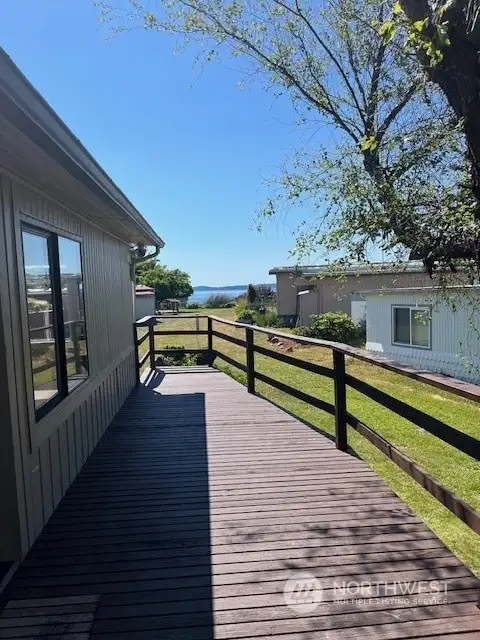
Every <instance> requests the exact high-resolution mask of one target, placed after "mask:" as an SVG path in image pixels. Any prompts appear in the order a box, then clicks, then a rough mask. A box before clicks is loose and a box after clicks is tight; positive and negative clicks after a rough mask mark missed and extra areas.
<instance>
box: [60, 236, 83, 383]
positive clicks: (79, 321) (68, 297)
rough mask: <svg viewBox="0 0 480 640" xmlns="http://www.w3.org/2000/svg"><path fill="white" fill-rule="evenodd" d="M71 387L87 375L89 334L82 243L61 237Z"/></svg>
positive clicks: (61, 261)
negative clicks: (81, 251) (84, 291)
mask: <svg viewBox="0 0 480 640" xmlns="http://www.w3.org/2000/svg"><path fill="white" fill-rule="evenodd" d="M58 253H59V259H60V275H61V278H60V280H61V286H62V307H63V323H64V327H65V332H64V333H65V354H66V359H67V378H68V389H69V391H70V390H71V389H74V388H75V387H76V386H78V385H79V384H80V383H81V382H82V381H83V380H85V379H86V378H87V377H88V352H87V336H86V331H85V307H84V303H83V280H82V261H81V256H80V243H78V242H75V241H74V240H69V239H68V238H62V237H59V238H58Z"/></svg>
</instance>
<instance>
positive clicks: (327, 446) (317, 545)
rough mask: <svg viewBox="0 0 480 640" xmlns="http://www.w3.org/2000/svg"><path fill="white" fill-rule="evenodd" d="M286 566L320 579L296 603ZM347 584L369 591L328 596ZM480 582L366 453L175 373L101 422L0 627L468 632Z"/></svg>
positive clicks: (114, 639) (222, 381)
mask: <svg viewBox="0 0 480 640" xmlns="http://www.w3.org/2000/svg"><path fill="white" fill-rule="evenodd" d="M299 572H300V573H304V572H308V573H310V574H313V575H314V576H315V577H316V578H317V579H318V580H319V581H320V583H321V588H322V591H321V602H320V603H319V604H318V606H317V608H316V609H315V610H310V611H309V612H304V613H298V612H297V611H296V610H295V609H292V608H291V606H287V605H286V604H285V599H284V594H283V590H284V586H285V583H286V580H287V579H289V578H291V577H292V576H293V577H294V579H297V580H298V573H299ZM343 581H345V582H352V585H351V586H352V589H353V583H359V582H364V583H366V582H370V583H372V584H371V585H370V587H369V589H368V588H367V585H365V586H364V591H363V592H362V594H361V595H362V596H363V598H365V596H367V595H368V594H370V595H371V596H372V599H371V600H368V598H367V599H364V600H363V601H353V602H352V601H349V600H348V596H347V600H346V601H344V602H343V601H340V602H336V601H335V600H336V598H337V597H339V595H341V594H339V592H338V589H337V590H336V589H335V588H334V587H335V584H337V585H338V584H340V583H342V582H343ZM394 581H399V582H401V583H403V582H406V583H408V588H409V589H411V590H412V593H411V595H406V596H403V597H400V595H399V589H401V587H398V586H397V592H396V595H394V592H393V591H392V588H393V585H392V583H393V582H394ZM430 581H437V585H439V584H441V585H442V587H443V581H447V585H448V591H447V595H446V597H445V598H444V594H443V593H441V594H438V593H433V592H432V590H433V589H434V586H435V585H431V584H430ZM375 583H380V586H379V587H378V588H379V591H378V594H377V592H376V589H377V587H376V584H375ZM478 588H479V582H478V580H476V579H475V578H474V577H473V576H472V574H471V573H470V571H469V570H468V569H466V568H465V567H464V566H463V565H462V564H461V563H460V561H459V560H458V559H456V558H455V557H454V556H453V555H452V553H451V552H449V551H448V550H447V549H446V548H445V547H444V545H443V544H442V543H441V542H440V541H439V540H438V538H436V536H435V535H434V534H433V533H432V532H431V531H429V530H428V529H427V527H426V526H425V525H424V524H422V522H421V521H420V520H419V518H417V517H416V516H415V515H414V514H413V513H412V512H411V511H410V510H409V509H408V508H407V507H406V506H405V505H404V504H403V503H402V502H401V501H400V500H399V499H398V498H397V497H396V496H395V495H394V494H393V493H392V491H391V490H390V489H389V488H388V487H387V485H386V484H385V483H384V482H383V481H382V480H380V478H379V477H378V476H377V475H376V474H375V473H374V472H373V471H371V470H370V468H369V467H368V466H367V465H366V464H365V463H364V462H362V461H361V460H358V459H356V458H354V457H352V456H350V455H348V454H346V453H342V452H339V451H338V450H337V449H336V448H335V446H334V444H333V443H332V442H331V441H330V440H328V439H327V438H325V437H324V436H322V435H320V434H318V433H316V432H314V431H313V430H311V429H309V428H308V427H307V426H305V425H304V424H302V423H301V422H299V421H297V420H295V419H294V418H293V417H291V416H289V415H288V414H286V413H284V412H283V411H281V410H280V409H278V408H276V407H275V406H273V405H272V404H270V403H268V402H267V401H265V400H262V399H260V398H258V397H255V396H252V395H249V394H247V391H246V390H245V389H244V388H243V387H242V386H241V385H239V384H238V383H236V382H235V381H233V380H232V379H230V378H228V377H227V376H226V375H224V374H223V373H220V372H217V371H215V370H213V369H201V368H197V369H195V370H184V369H180V370H177V371H175V372H171V373H167V374H164V373H163V372H158V373H157V374H155V376H154V378H153V379H152V380H150V382H149V384H148V385H146V386H144V387H141V388H140V389H138V390H137V391H135V392H134V393H133V394H132V395H131V396H130V398H129V399H128V400H127V402H126V404H125V405H124V407H123V408H122V410H121V411H120V413H119V414H118V415H117V417H116V418H115V419H114V421H113V423H112V424H111V426H110V427H109V429H108V430H107V432H106V434H105V436H104V438H103V439H102V440H101V442H100V444H99V445H98V447H97V448H96V450H95V451H94V453H93V455H92V456H91V458H90V459H89V460H88V462H87V463H86V465H85V466H84V468H83V470H82V471H81V473H80V475H79V476H78V478H77V479H76V481H75V482H74V484H73V485H72V487H71V488H70V490H69V491H68V493H67V495H66V497H65V498H64V499H63V501H62V502H61V504H60V506H59V508H58V509H57V510H56V512H55V513H54V515H53V516H52V518H51V519H50V521H49V523H48V524H47V526H46V528H45V530H44V532H43V533H42V535H41V537H40V538H39V539H38V541H37V543H36V544H35V546H34V547H33V549H32V551H31V552H30V554H29V555H28V557H27V559H26V560H25V562H24V564H23V565H22V567H21V569H20V570H19V572H18V573H17V575H16V577H15V578H14V580H13V581H12V583H11V585H10V587H9V589H8V591H7V594H6V596H7V598H8V602H7V604H6V606H5V608H4V609H3V612H2V614H1V615H0V639H6V638H23V639H24V640H25V638H43V639H44V640H46V639H47V638H48V640H54V639H55V640H56V639H60V638H61V639H63V640H87V639H88V638H91V639H92V640H127V639H128V640H135V639H137V638H138V639H139V640H141V639H145V640H147V639H155V640H168V639H174V638H175V640H184V639H192V640H203V639H206V640H207V639H211V638H216V639H230V638H232V639H233V638H266V637H269V638H270V637H276V636H279V638H278V640H307V639H308V640H313V639H315V640H316V639H318V640H321V639H325V640H337V639H339V640H357V639H364V638H375V640H383V639H385V640H387V639H395V638H448V639H449V640H457V639H460V638H461V639H462V640H470V639H471V640H473V639H474V638H475V639H476V640H478V639H479V638H480V610H479V609H478V608H477V607H476V602H477V598H478ZM419 589H426V590H427V591H429V592H430V593H428V594H427V595H428V598H427V597H426V595H425V594H423V596H419V593H418V591H419ZM315 594H316V595H319V594H320V591H317V592H315ZM352 594H353V591H352ZM301 595H302V594H300V596H301ZM310 595H312V594H310ZM376 595H380V596H384V597H381V598H375V597H373V596H376ZM433 596H437V600H436V601H435V602H440V601H441V603H438V604H437V603H434V601H433V600H432V598H433ZM439 596H441V598H439ZM419 598H420V601H419ZM444 599H445V602H443V600H444ZM290 602H292V600H291V599H290Z"/></svg>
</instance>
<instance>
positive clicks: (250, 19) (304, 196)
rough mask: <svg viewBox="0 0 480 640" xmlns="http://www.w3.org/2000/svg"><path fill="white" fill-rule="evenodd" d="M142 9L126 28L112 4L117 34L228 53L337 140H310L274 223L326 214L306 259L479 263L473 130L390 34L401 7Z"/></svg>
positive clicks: (309, 124)
mask: <svg viewBox="0 0 480 640" xmlns="http://www.w3.org/2000/svg"><path fill="white" fill-rule="evenodd" d="M129 4H130V7H131V12H130V14H129V15H128V17H127V18H126V16H125V14H124V13H123V14H122V13H121V12H119V11H116V10H114V9H112V8H111V7H108V6H106V5H105V4H103V5H102V7H103V14H102V15H103V17H104V19H111V20H113V21H114V28H116V29H117V31H122V30H126V29H127V25H128V27H132V26H134V25H137V26H142V27H147V28H151V29H154V30H157V31H166V32H171V33H177V34H181V35H182V36H183V37H184V40H185V42H186V43H190V42H194V43H196V44H197V45H198V46H199V47H200V51H201V52H202V53H203V54H204V56H203V57H204V59H206V60H210V59H213V58H215V57H216V56H218V55H219V52H220V51H221V49H222V47H223V48H224V49H226V50H227V52H228V53H229V54H230V55H231V56H235V57H237V56H241V57H242V58H243V59H244V60H245V64H246V73H247V74H249V75H250V76H251V77H253V78H257V77H258V78H261V79H263V82H264V84H266V86H267V87H268V88H270V89H273V91H275V92H276V94H277V95H281V94H287V95H289V96H290V98H291V100H292V103H293V106H294V108H295V110H296V112H297V114H298V122H299V124H300V125H303V126H304V127H305V128H306V130H307V132H308V135H310V134H311V132H312V129H313V130H314V129H320V128H322V129H323V128H325V126H327V127H328V128H329V131H331V133H332V135H331V142H329V143H328V144H327V145H324V146H323V147H322V146H320V145H315V144H314V143H312V141H311V140H310V141H309V142H308V144H306V145H304V146H302V149H301V150H299V152H298V153H297V154H296V155H295V157H294V159H293V160H292V161H289V162H287V164H286V166H285V167H284V171H283V174H282V175H281V176H280V177H279V179H278V180H276V182H275V184H276V186H277V187H279V190H278V191H277V192H276V194H275V197H272V198H271V200H270V201H269V202H268V203H267V206H266V207H265V209H264V211H263V214H264V216H265V217H270V216H272V215H273V214H275V213H277V212H278V210H279V207H280V208H281V207H282V206H285V204H286V205H287V206H290V205H291V204H292V203H298V204H300V205H303V204H307V203H308V204H309V205H311V206H312V207H313V209H314V211H315V212H316V214H315V215H314V217H313V218H309V219H308V220H305V221H304V224H303V225H302V226H301V231H300V233H299V234H298V238H297V247H296V251H297V253H302V252H310V251H312V249H315V248H316V247H317V246H321V247H323V248H324V249H327V250H328V251H336V252H339V251H340V252H342V254H343V255H344V256H345V258H346V259H348V260H352V259H357V260H358V259H360V260H362V259H365V258H367V256H368V251H369V248H370V247H371V246H372V245H375V246H380V247H381V248H382V249H383V250H385V251H387V252H390V253H391V252H396V253H397V254H398V255H402V256H405V251H406V250H407V253H408V252H410V255H411V256H412V257H418V258H421V259H423V260H424V261H425V263H426V265H427V267H428V269H429V270H430V271H433V268H434V264H436V263H437V262H439V261H440V263H442V265H443V264H445V265H449V266H453V264H454V262H455V261H459V260H465V259H467V260H472V258H473V259H474V260H477V262H478V256H479V255H480V251H479V247H480V228H479V227H478V225H476V223H475V207H476V202H475V199H474V198H473V195H472V194H471V193H470V192H469V190H468V188H467V187H466V176H467V165H466V162H465V145H464V140H463V137H462V134H461V125H460V124H459V122H458V118H457V117H456V114H455V113H454V112H453V111H452V110H451V109H450V108H449V107H448V105H447V103H446V101H445V100H444V97H443V95H442V93H441V91H440V90H439V89H438V88H437V87H436V86H434V85H431V84H429V83H426V82H425V76H424V74H422V73H421V72H420V69H419V65H418V63H417V60H416V58H415V57H414V56H412V55H411V54H410V53H409V52H408V51H406V50H405V47H404V40H405V33H404V32H402V29H401V28H400V29H390V31H388V32H386V30H385V28H383V29H382V26H381V25H383V24H384V23H385V21H386V20H387V18H388V17H389V15H390V14H391V12H392V11H393V7H394V3H393V0H392V1H390V0H387V1H385V0H361V1H360V2H355V1H354V0H319V1H318V2H313V0H232V1H230V2H225V1H224V0H163V2H160V3H159V11H158V13H153V12H152V11H150V10H149V9H148V8H145V7H144V6H143V4H142V2H141V0H129ZM149 6H150V5H149ZM115 21H116V22H115Z"/></svg>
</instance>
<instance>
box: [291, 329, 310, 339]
mask: <svg viewBox="0 0 480 640" xmlns="http://www.w3.org/2000/svg"><path fill="white" fill-rule="evenodd" d="M293 333H294V334H295V335H296V336H303V337H304V338H313V335H312V329H311V327H303V326H299V327H295V329H294V330H293Z"/></svg>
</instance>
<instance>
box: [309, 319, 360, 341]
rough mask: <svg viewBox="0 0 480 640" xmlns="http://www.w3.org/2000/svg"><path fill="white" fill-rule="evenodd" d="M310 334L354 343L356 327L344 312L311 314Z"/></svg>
mask: <svg viewBox="0 0 480 640" xmlns="http://www.w3.org/2000/svg"><path fill="white" fill-rule="evenodd" d="M311 320H312V321H311V325H310V327H309V329H310V335H311V336H312V337H313V338H319V339H320V340H330V341H332V342H343V343H345V344H355V343H356V342H358V327H357V325H356V324H355V323H354V322H353V320H352V319H351V318H350V316H348V315H347V314H346V313H332V312H330V313H322V314H321V315H313V316H311Z"/></svg>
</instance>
